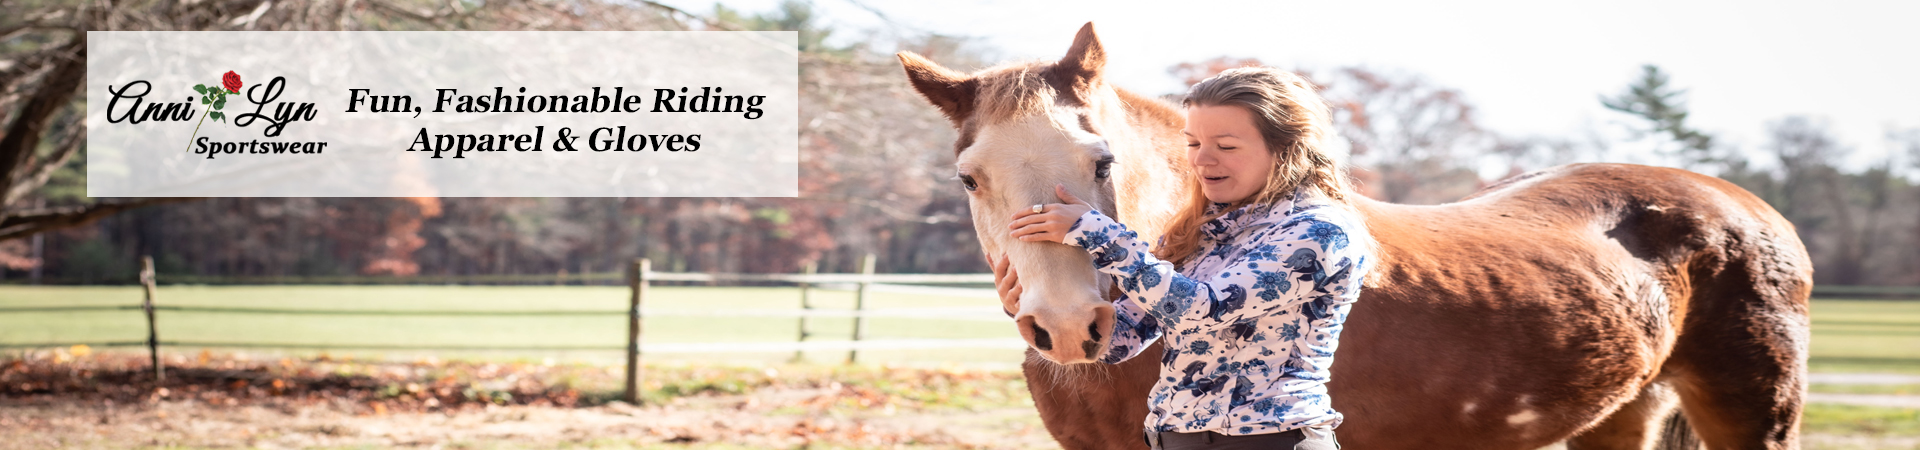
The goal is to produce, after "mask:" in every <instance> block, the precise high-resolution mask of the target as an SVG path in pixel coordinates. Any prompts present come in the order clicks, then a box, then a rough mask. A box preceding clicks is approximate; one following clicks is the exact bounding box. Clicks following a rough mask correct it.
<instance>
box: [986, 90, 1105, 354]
mask: <svg viewBox="0 0 1920 450" xmlns="http://www.w3.org/2000/svg"><path fill="white" fill-rule="evenodd" d="M1077 120H1078V119H1077V117H1076V116H1072V115H1071V113H1069V112H1064V111H1057V110H1056V111H1053V112H1052V113H1050V114H1037V115H1033V116H1028V117H1021V118H1015V119H1011V120H1007V121H1004V122H1002V123H998V124H993V125H989V126H986V127H982V128H981V129H980V131H979V133H978V134H977V135H976V137H975V140H974V144H973V145H972V146H970V147H967V148H966V149H965V150H964V151H962V152H961V153H960V156H959V162H958V163H957V164H956V166H957V167H958V168H959V170H960V173H961V174H964V175H967V176H970V177H972V178H973V179H974V181H975V183H976V185H977V186H978V187H977V188H976V189H975V190H974V191H973V192H971V193H970V195H969V196H968V205H969V207H970V208H971V209H972V212H973V221H974V230H975V232H976V233H978V234H979V237H980V244H981V246H982V247H983V249H984V250H985V251H986V252H987V253H988V254H990V255H996V256H999V255H1004V256H1003V257H1005V258H1008V259H1009V260H1011V261H1012V263H1013V268H1014V270H1016V271H1018V272H1019V274H1020V283H1021V285H1022V286H1023V287H1024V288H1025V293H1024V294H1022V295H1021V297H1020V310H1019V311H1018V312H1016V313H1015V319H1014V320H1015V322H1016V324H1017V326H1018V327H1019V329H1020V335H1021V336H1022V337H1023V338H1025V339H1026V340H1027V343H1028V344H1029V345H1032V346H1033V347H1034V349H1035V350H1039V351H1040V354H1041V355H1043V356H1046V357H1047V359H1050V360H1053V361H1055V362H1059V363H1082V362H1091V361H1092V360H1093V359H1095V358H1098V357H1099V356H1100V355H1101V354H1102V353H1104V352H1105V351H1106V346H1107V342H1108V340H1109V338H1110V337H1111V336H1110V335H1111V334H1112V330H1113V305H1112V304H1110V303H1108V302H1107V301H1106V300H1105V298H1104V295H1103V294H1104V293H1105V292H1106V290H1107V288H1108V287H1109V281H1108V278H1107V277H1105V276H1101V275H1100V274H1099V273H1098V272H1095V271H1094V268H1093V257H1092V256H1091V255H1089V254H1088V253H1087V252H1086V251H1085V250H1081V249H1079V248H1076V247H1072V246H1069V245H1065V244H1060V243H1053V242H1025V241H1020V240H1017V239H1014V238H1013V237H1012V235H1011V232H1012V230H1011V229H1009V228H1007V225H1008V224H1009V223H1011V222H1012V218H1013V214H1014V212H1016V211H1018V210H1021V209H1025V208H1029V207H1031V206H1032V205H1036V204H1045V203H1060V202H1061V200H1060V199H1059V198H1058V197H1057V196H1056V195H1055V194H1054V185H1055V184H1060V185H1065V186H1066V188H1067V191H1068V192H1071V193H1073V194H1074V195H1075V196H1077V197H1080V198H1081V199H1082V200H1086V201H1087V202H1089V203H1092V204H1093V205H1094V207H1095V208H1098V209H1100V210H1101V211H1102V212H1109V211H1112V210H1113V190H1112V187H1111V185H1110V184H1109V183H1107V180H1101V179H1097V178H1096V177H1095V170H1096V162H1097V161H1098V160H1100V159H1101V158H1102V157H1105V156H1110V155H1108V154H1107V149H1106V144H1105V141H1104V140H1101V139H1100V138H1099V136H1095V135H1093V134H1092V133H1087V132H1086V131H1084V130H1081V129H1080V127H1079V125H1078V124H1077Z"/></svg>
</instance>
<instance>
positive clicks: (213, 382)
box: [0, 349, 1920, 449]
mask: <svg viewBox="0 0 1920 450" xmlns="http://www.w3.org/2000/svg"><path fill="white" fill-rule="evenodd" d="M87 353H89V352H86V351H84V349H81V351H65V350H63V351H54V352H40V353H27V354H24V355H17V356H0V449H13V448H22V449H41V448H149V447H161V448H387V447H418V448H674V449H736V448H738V449H763V448H782V449H793V448H888V449H894V448H899V449H1002V448H1005V449H1028V448H1058V446H1057V445H1056V444H1055V443H1054V442H1053V440H1052V438H1051V437H1049V436H1048V435H1047V432H1046V430H1045V428H1044V426H1043V425H1042V424H1041V422H1040V420H1039V417H1038V415H1037V414H1036V413H1035V411H1034V409H1033V405H1032V402H1031V400H1030V399H1029V397H1028V396H1027V393H1026V388H1025V384H1024V383H1023V382H1022V381H1021V380H1020V375H1019V373H1018V372H1015V371H1007V370H998V371H994V370H968V369H958V368H950V367H949V368H886V367H856V366H834V367H823V366H783V367H732V368H727V367H701V366H682V367H649V368H648V371H647V375H648V376H647V378H646V380H647V381H645V382H644V383H645V384H644V386H645V389H643V392H645V397H644V398H643V399H642V401H641V404H640V405H639V406H635V405H632V404H628V403H625V402H620V401H614V400H613V398H616V397H617V395H618V392H619V388H618V387H619V386H620V384H621V381H620V380H622V379H623V377H622V376H621V372H622V371H621V370H619V368H617V367H595V366H569V365H553V364H538V363H486V362H441V361H432V360H428V361H416V362H410V363H399V362H384V361H371V362H370V361H353V360H350V359H341V360H336V359H330V358H325V357H322V358H317V359H310V360H293V359H278V360H273V359H258V358H249V357H247V356H244V355H240V356H233V355H228V356H220V357H216V356H213V355H209V354H206V353H202V354H200V355H198V356H197V357H190V356H185V355H175V356H173V357H170V358H169V362H168V369H169V372H168V375H167V378H166V380H164V381H159V382H156V381H155V380H154V379H153V377H152V374H151V370H150V366H149V365H147V363H146V361H145V360H144V359H143V358H139V357H137V356H135V355H98V354H93V355H88V354H87ZM1810 419H1811V418H1810ZM1827 428H1829V429H1831V428H1832V427H1831V426H1829V427H1827ZM1803 445H1804V446H1805V448H1809V449H1920V437H1916V436H1914V435H1912V434H1909V433H1868V434H1861V433H1853V432H1849V433H1845V434H1823V433H1820V432H1808V433H1806V434H1804V435H1803ZM1549 448H1560V447H1559V446H1554V447H1549Z"/></svg>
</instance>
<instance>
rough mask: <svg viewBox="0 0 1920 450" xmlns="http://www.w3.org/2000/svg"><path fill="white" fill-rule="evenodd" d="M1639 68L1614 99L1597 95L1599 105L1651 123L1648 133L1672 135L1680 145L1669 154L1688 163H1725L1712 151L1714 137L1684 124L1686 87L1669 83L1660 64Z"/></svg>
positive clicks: (1685, 121)
mask: <svg viewBox="0 0 1920 450" xmlns="http://www.w3.org/2000/svg"><path fill="white" fill-rule="evenodd" d="M1640 69H1641V72H1640V79H1639V80H1636V81H1634V82H1633V83H1632V84H1629V85H1627V91H1626V92H1622V93H1620V94H1619V95H1618V96H1616V97H1613V98H1608V97H1604V96H1603V97H1600V104H1601V105H1604V106H1606V107H1607V109H1611V110H1614V111H1619V112H1623V113H1627V114H1632V115H1633V116H1635V117H1639V118H1642V119H1646V120H1647V121H1648V122H1652V124H1653V129H1652V130H1650V131H1649V134H1651V133H1660V134H1665V135H1667V136H1668V137H1670V138H1672V139H1673V142H1675V143H1677V144H1679V148H1678V149H1675V150H1671V151H1669V153H1671V154H1674V155H1675V156H1679V157H1680V158H1681V159H1682V160H1683V161H1684V163H1685V164H1687V165H1689V166H1693V165H1702V164H1711V163H1722V162H1727V158H1725V157H1722V156H1720V155H1718V154H1716V152H1715V151H1714V147H1713V136H1711V135H1708V134H1706V133H1702V132H1700V130H1697V129H1694V128H1693V127H1690V126H1688V125H1687V106H1686V103H1685V102H1684V101H1683V100H1681V98H1680V97H1681V95H1684V94H1686V90H1683V89H1674V88H1672V87H1670V86H1668V81H1667V74H1666V73H1665V72H1661V71H1660V67H1659V66H1655V65H1652V64H1648V65H1644V66H1640Z"/></svg>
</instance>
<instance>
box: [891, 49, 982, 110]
mask: <svg viewBox="0 0 1920 450" xmlns="http://www.w3.org/2000/svg"><path fill="white" fill-rule="evenodd" d="M894 56H897V57H899V58H900V65H901V66H902V67H905V68H906V69H907V81H909V82H912V83H913V90H916V91H920V96H922V97H926V98H927V102H928V103H932V104H933V107H935V108H940V113H942V114H946V115H947V120H951V121H953V124H954V126H956V127H957V126H960V122H962V121H965V120H966V119H967V116H968V115H970V114H972V113H973V85H974V83H973V79H971V78H968V77H967V76H966V75H965V74H961V73H960V72H955V71H953V70H952V69H948V68H946V67H941V66H940V64H937V63H934V62H933V61H930V60H928V59H927V58H926V57H924V56H920V55H918V54H915V53H914V52H900V53H897V54H895V55H894Z"/></svg>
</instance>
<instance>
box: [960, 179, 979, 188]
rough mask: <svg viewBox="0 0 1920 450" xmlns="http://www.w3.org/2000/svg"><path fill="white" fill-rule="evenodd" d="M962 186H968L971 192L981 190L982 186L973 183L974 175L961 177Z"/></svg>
mask: <svg viewBox="0 0 1920 450" xmlns="http://www.w3.org/2000/svg"><path fill="white" fill-rule="evenodd" d="M960 185H961V186H966V187H967V191H969V192H971V191H973V190H976V189H980V185H979V184H976V183H974V182H973V175H960Z"/></svg>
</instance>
